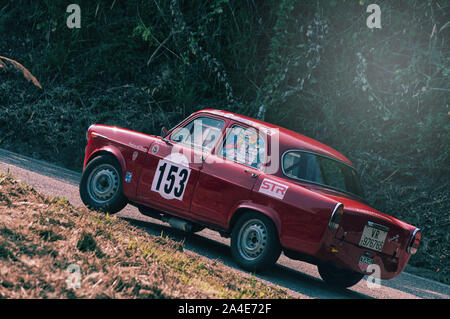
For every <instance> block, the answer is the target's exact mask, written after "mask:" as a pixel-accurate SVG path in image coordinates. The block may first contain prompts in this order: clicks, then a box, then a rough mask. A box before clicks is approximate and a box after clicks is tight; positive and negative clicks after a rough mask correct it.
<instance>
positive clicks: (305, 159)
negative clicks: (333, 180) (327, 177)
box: [283, 152, 323, 184]
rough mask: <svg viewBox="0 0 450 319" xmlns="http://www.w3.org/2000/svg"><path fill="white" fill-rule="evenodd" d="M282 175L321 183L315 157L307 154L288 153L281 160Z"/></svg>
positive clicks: (320, 174)
mask: <svg viewBox="0 0 450 319" xmlns="http://www.w3.org/2000/svg"><path fill="white" fill-rule="evenodd" d="M283 167H284V173H285V174H286V175H287V176H288V177H293V178H299V179H304V180H308V181H312V182H315V183H320V184H322V183H323V178H322V172H321V170H320V167H319V163H318V162H317V156H315V155H313V154H309V153H301V152H290V153H287V154H286V155H285V156H284V158H283Z"/></svg>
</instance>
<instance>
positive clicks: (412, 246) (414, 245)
mask: <svg viewBox="0 0 450 319" xmlns="http://www.w3.org/2000/svg"><path fill="white" fill-rule="evenodd" d="M421 238H422V232H421V231H420V229H419V228H416V229H415V230H414V232H413V234H412V236H411V239H410V240H409V243H408V248H407V251H408V253H410V254H411V255H414V254H415V253H417V250H418V249H419V243H420V239H421Z"/></svg>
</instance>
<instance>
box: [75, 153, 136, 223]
mask: <svg viewBox="0 0 450 319" xmlns="http://www.w3.org/2000/svg"><path fill="white" fill-rule="evenodd" d="M122 183H123V178H122V169H121V167H120V165H119V163H118V162H117V160H116V159H115V158H114V157H112V156H108V155H101V156H98V157H96V158H94V159H93V160H92V161H91V162H89V164H88V165H87V166H86V168H85V170H84V171H83V174H82V175H81V181H80V197H81V200H82V201H83V203H84V204H85V205H86V206H87V207H88V208H89V209H92V210H99V211H102V212H105V213H106V212H107V213H110V214H114V213H117V212H118V211H120V210H121V209H122V208H124V207H125V206H126V204H127V199H126V197H125V196H124V195H123V193H122Z"/></svg>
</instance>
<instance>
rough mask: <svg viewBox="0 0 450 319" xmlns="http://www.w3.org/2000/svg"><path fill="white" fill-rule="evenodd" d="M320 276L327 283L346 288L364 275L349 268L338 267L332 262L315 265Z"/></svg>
mask: <svg viewBox="0 0 450 319" xmlns="http://www.w3.org/2000/svg"><path fill="white" fill-rule="evenodd" d="M317 268H318V270H319V274H320V277H322V279H323V280H324V281H325V282H326V283H327V284H329V285H331V286H335V287H339V288H348V287H351V286H354V285H356V284H357V283H358V282H359V281H360V280H361V279H363V277H364V275H363V274H361V273H359V272H356V271H352V270H349V269H344V268H339V267H337V266H335V265H334V264H332V263H322V264H319V265H317Z"/></svg>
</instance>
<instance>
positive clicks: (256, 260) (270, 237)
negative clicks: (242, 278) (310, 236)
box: [231, 212, 281, 272]
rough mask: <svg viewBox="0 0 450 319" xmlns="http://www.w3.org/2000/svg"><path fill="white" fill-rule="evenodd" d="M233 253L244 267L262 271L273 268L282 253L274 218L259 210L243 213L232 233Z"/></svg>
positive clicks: (253, 270) (249, 269)
mask: <svg viewBox="0 0 450 319" xmlns="http://www.w3.org/2000/svg"><path fill="white" fill-rule="evenodd" d="M231 254H232V255H233V258H234V259H235V260H236V262H237V263H238V264H239V266H241V267H242V268H244V269H246V270H248V271H252V272H260V271H262V270H266V269H269V268H271V267H272V266H273V265H274V264H275V263H276V262H277V260H278V258H279V257H280V254H281V245H280V240H279V237H278V232H277V229H276V228H275V225H274V224H273V222H272V220H271V219H269V218H268V217H266V216H265V215H262V214H260V213H257V212H248V213H245V214H244V215H242V216H241V217H240V218H239V219H238V221H237V222H236V224H235V225H234V227H233V230H232V233H231Z"/></svg>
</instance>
